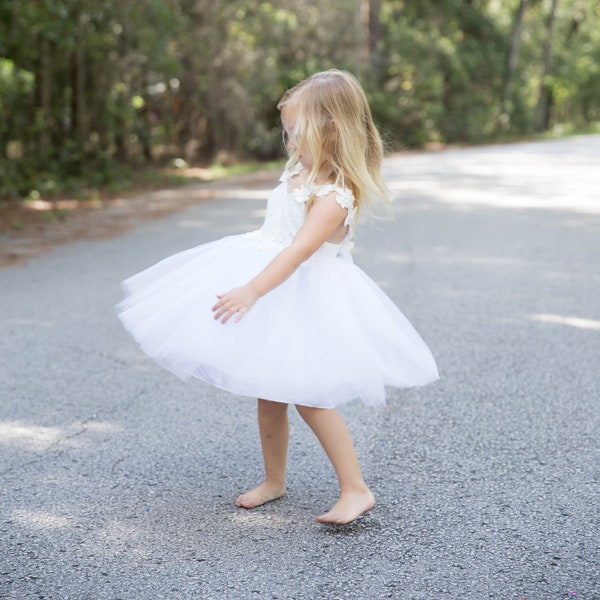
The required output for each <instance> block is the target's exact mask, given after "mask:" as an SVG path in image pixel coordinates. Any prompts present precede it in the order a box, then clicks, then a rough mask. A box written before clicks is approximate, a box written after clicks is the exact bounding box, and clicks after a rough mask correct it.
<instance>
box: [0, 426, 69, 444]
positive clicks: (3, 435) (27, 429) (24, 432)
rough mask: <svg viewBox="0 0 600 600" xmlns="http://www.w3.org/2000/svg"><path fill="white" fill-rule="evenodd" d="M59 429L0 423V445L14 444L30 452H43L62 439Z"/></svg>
mask: <svg viewBox="0 0 600 600" xmlns="http://www.w3.org/2000/svg"><path fill="white" fill-rule="evenodd" d="M64 435H65V432H64V430H63V429H61V428H60V427H43V426H40V425H26V424H24V423H19V422H18V421H17V422H7V421H1V422H0V444H15V445H19V446H24V447H25V448H28V449H30V450H43V449H44V448H46V447H48V446H51V445H52V444H55V443H56V442H58V441H59V440H60V439H61V438H62V437H64Z"/></svg>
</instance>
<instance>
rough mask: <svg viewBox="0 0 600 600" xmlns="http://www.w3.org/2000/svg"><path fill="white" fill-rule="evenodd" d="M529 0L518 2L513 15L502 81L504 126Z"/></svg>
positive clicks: (508, 109)
mask: <svg viewBox="0 0 600 600" xmlns="http://www.w3.org/2000/svg"><path fill="white" fill-rule="evenodd" d="M529 2H530V0H520V1H519V7H518V8H517V12H516V15H515V22H514V26H513V32H512V40H511V44H510V54H509V56H508V65H507V68H506V78H505V80H504V90H503V93H502V114H503V115H506V116H505V118H507V119H508V120H507V122H506V124H507V125H508V124H509V123H510V113H511V112H512V94H513V86H514V80H515V73H516V71H517V63H518V62H519V52H520V50H521V34H522V32H523V21H524V18H525V12H526V11H527V8H528V7H529Z"/></svg>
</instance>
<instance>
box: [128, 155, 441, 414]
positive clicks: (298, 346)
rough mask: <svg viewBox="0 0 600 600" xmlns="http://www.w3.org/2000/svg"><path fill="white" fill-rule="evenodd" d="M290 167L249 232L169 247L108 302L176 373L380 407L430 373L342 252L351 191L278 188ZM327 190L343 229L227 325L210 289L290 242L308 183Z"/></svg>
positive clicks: (305, 399) (421, 350) (225, 285)
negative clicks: (391, 391) (343, 212)
mask: <svg viewBox="0 0 600 600" xmlns="http://www.w3.org/2000/svg"><path fill="white" fill-rule="evenodd" d="M298 167H299V169H301V166H299V165H298ZM297 173H298V169H293V170H292V171H286V172H284V174H283V175H282V177H281V179H280V182H281V183H280V185H279V186H278V187H277V188H275V190H273V191H272V192H271V194H270V196H269V200H268V204H267V213H266V217H265V221H264V224H263V225H262V227H261V228H260V229H258V230H257V231H252V232H250V233H246V234H241V235H233V236H228V237H225V238H222V239H220V240H217V241H214V242H209V243H206V244H202V245H200V246H197V247H195V248H191V249H190V250H186V251H183V252H180V253H178V254H175V255H173V256H170V257H168V258H166V259H164V260H162V261H161V262H159V263H157V264H156V265H154V266H152V267H150V268H149V269H146V270H145V271H142V272H141V273H138V274H137V275H134V276H133V277H131V278H130V279H127V280H126V281H124V282H123V288H124V290H125V296H126V297H125V299H124V300H123V301H122V302H120V303H119V304H118V305H117V307H116V309H117V312H118V315H119V318H120V319H121V321H122V323H123V325H124V326H125V328H126V329H127V331H128V332H129V333H130V334H131V335H132V336H133V338H134V339H135V340H136V341H137V343H138V344H139V345H140V347H141V348H142V350H143V351H144V352H146V354H148V355H149V356H150V357H152V358H153V359H154V360H155V361H156V362H158V363H159V364H160V365H162V366H163V367H165V368H167V369H168V370H170V371H172V372H173V373H174V374H175V375H177V376H178V377H180V378H181V379H183V380H186V379H189V378H191V377H196V378H198V379H201V380H203V381H206V382H208V383H210V384H212V385H214V386H216V387H219V388H222V389H224V390H228V391H230V392H233V393H234V394H240V395H245V396H253V397H258V398H264V399H267V400H276V401H279V402H287V403H290V404H303V405H307V406H316V407H321V408H333V407H335V406H338V405H340V404H342V403H344V402H348V401H350V400H352V399H354V398H360V399H361V400H362V401H363V402H364V403H365V404H367V405H371V406H382V405H384V404H385V386H393V387H398V388H404V387H412V386H420V385H425V384H427V383H431V382H432V381H435V380H436V379H437V378H438V373H437V368H436V364H435V361H434V359H433V357H432V355H431V352H430V351H429V348H428V347H427V345H426V344H425V342H424V341H423V340H422V339H421V337H420V336H419V334H418V333H417V332H416V331H415V329H414V328H413V327H412V325H411V324H410V323H409V322H408V320H407V319H406V317H405V316H404V315H403V314H402V313H401V312H400V310H399V309H398V308H397V307H396V306H395V305H394V304H393V303H392V301H391V300H390V299H389V298H388V297H387V296H386V295H385V294H384V293H383V291H381V289H380V288H379V287H377V285H376V284H375V283H374V282H373V281H372V280H371V279H370V278H369V277H368V276H367V275H366V274H365V273H364V272H363V271H362V270H361V269H359V268H358V267H357V266H356V265H355V264H353V262H352V258H351V256H350V249H351V247H352V241H351V240H352V229H353V225H354V207H353V201H354V198H353V196H352V193H351V192H350V191H349V190H348V189H344V188H339V187H336V186H334V185H325V186H321V187H313V188H311V189H309V188H308V187H307V186H306V185H304V186H301V187H300V188H296V189H294V190H293V191H292V192H288V187H289V181H290V179H291V178H292V177H294V176H295V175H296V174H297ZM332 191H335V192H336V194H335V197H336V199H337V201H338V203H339V204H340V205H341V206H342V207H343V208H345V209H347V211H348V216H347V219H346V224H347V225H348V226H349V228H348V234H347V235H346V238H345V239H344V240H343V241H342V242H341V243H339V244H332V243H325V244H323V246H321V248H319V249H318V250H317V252H316V253H315V254H314V255H313V256H312V257H310V258H309V259H308V260H307V261H306V262H304V263H303V264H302V265H301V266H300V267H299V268H298V269H297V270H296V271H295V272H294V273H293V274H292V275H291V276H290V277H289V278H288V279H287V280H286V281H284V282H283V283H282V284H281V285H279V286H278V287H276V288H275V289H273V290H272V291H270V292H269V293H268V294H266V295H265V296H263V297H262V298H260V299H259V300H258V301H257V302H256V304H255V305H254V306H253V307H252V308H251V309H250V310H249V311H248V312H247V313H246V314H245V315H244V317H243V319H242V320H241V321H240V322H239V323H236V322H235V321H234V319H230V320H229V321H228V322H227V323H226V324H222V323H220V322H219V321H215V320H214V319H213V313H212V311H211V308H212V306H213V305H214V304H215V302H216V301H217V297H216V295H217V294H218V293H224V292H226V291H228V290H230V289H231V288H233V287H237V286H240V285H243V284H245V283H247V282H248V281H249V280H250V279H252V278H253V277H254V276H255V275H256V274H258V273H259V272H260V271H261V270H262V269H263V268H264V267H266V266H267V265H268V264H269V262H270V261H271V260H272V259H273V258H274V257H275V256H276V255H277V253H278V252H280V251H281V250H282V249H283V248H285V247H286V246H287V245H289V244H290V242H291V241H292V239H293V238H294V236H295V235H296V233H297V231H298V230H299V228H300V227H301V225H302V223H303V222H304V218H305V214H306V206H305V204H306V202H307V200H308V198H309V197H310V195H311V193H316V194H317V195H318V196H324V195H326V194H329V193H331V192H332Z"/></svg>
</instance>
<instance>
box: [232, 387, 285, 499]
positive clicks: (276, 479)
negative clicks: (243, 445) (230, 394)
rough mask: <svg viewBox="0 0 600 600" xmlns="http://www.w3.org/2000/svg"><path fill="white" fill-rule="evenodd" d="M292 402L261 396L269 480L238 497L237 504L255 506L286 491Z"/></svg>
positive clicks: (260, 416) (261, 425) (260, 420)
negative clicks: (289, 408) (289, 406)
mask: <svg viewBox="0 0 600 600" xmlns="http://www.w3.org/2000/svg"><path fill="white" fill-rule="evenodd" d="M287 408H288V405H287V404H285V403H283V402H272V401H270V400H262V399H261V398H259V399H258V428H259V431H260V442H261V445H262V452H263V460H264V463H265V480H264V481H263V482H262V483H261V484H260V485H259V486H258V487H256V488H254V489H253V490H250V491H249V492H246V493H245V494H242V495H241V496H239V497H238V499H237V500H236V501H235V505H236V506H239V507H241V508H254V507H256V506H260V505H261V504H265V503H266V502H271V500H276V499H277V498H281V496H283V495H284V494H285V468H286V462H287V449H288V439H289V425H288V414H287Z"/></svg>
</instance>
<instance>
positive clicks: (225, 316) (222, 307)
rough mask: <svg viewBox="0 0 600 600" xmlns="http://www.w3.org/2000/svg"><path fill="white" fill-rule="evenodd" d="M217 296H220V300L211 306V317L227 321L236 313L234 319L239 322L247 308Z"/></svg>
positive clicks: (222, 321) (223, 321)
mask: <svg viewBox="0 0 600 600" xmlns="http://www.w3.org/2000/svg"><path fill="white" fill-rule="evenodd" d="M217 297H218V298H220V300H219V302H217V303H216V304H215V305H214V306H213V308H212V311H213V312H214V313H215V314H214V317H213V318H214V319H215V321H219V320H220V321H221V323H227V321H229V319H231V317H233V316H234V315H237V317H236V319H235V321H236V323H239V322H240V320H241V318H242V317H243V316H244V314H245V312H246V310H247V308H246V307H244V306H240V305H239V304H236V303H235V302H233V301H231V300H226V299H224V298H223V297H222V296H217Z"/></svg>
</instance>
